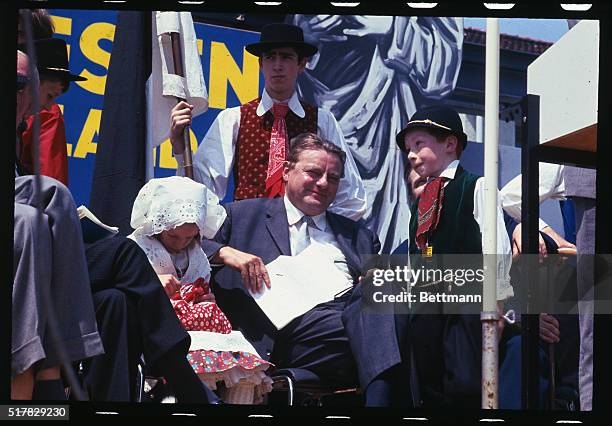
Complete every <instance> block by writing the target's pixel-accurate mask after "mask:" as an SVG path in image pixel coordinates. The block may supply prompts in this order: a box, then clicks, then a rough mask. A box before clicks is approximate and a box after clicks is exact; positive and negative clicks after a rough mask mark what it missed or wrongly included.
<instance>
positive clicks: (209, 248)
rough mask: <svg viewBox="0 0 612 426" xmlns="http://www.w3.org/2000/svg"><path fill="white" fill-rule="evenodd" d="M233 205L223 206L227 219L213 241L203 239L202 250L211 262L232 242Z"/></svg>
mask: <svg viewBox="0 0 612 426" xmlns="http://www.w3.org/2000/svg"><path fill="white" fill-rule="evenodd" d="M232 204H233V203H229V204H226V205H224V206H223V207H224V208H225V211H226V212H227V217H226V218H225V221H224V222H223V225H221V228H219V231H217V234H216V235H215V236H214V237H213V239H211V240H208V239H205V238H203V239H202V250H204V253H206V256H207V257H208V259H209V260H210V259H212V258H213V257H215V255H216V254H217V253H218V252H219V250H221V248H222V247H224V246H227V245H228V244H229V242H230V236H231V232H232ZM212 266H214V265H212Z"/></svg>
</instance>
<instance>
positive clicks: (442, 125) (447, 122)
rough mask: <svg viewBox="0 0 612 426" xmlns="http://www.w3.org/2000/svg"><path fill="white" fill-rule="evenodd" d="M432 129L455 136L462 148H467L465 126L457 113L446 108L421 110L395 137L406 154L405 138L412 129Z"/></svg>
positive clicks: (430, 107) (425, 108)
mask: <svg viewBox="0 0 612 426" xmlns="http://www.w3.org/2000/svg"><path fill="white" fill-rule="evenodd" d="M416 128H430V129H438V130H445V131H447V132H449V133H451V134H453V135H455V136H457V140H458V141H459V142H460V143H461V145H462V148H463V149H465V147H466V146H467V135H466V134H465V133H464V132H463V124H462V123H461V118H460V117H459V114H457V111H455V110H454V109H452V108H448V107H445V106H429V107H424V108H422V109H419V110H418V111H417V112H415V113H414V114H413V116H412V117H410V121H408V124H406V126H405V127H404V128H403V129H402V131H401V132H399V133H398V134H397V136H396V137H395V141H396V142H397V146H399V149H401V150H402V151H404V152H406V146H405V143H404V136H406V132H408V130H410V129H416Z"/></svg>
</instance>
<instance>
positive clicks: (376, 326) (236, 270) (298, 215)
mask: <svg viewBox="0 0 612 426" xmlns="http://www.w3.org/2000/svg"><path fill="white" fill-rule="evenodd" d="M344 160H345V155H344V153H343V152H342V150H340V149H339V148H338V147H336V146H335V145H333V144H331V143H328V142H326V141H324V140H322V139H321V138H319V137H318V136H317V135H315V134H312V133H304V134H301V135H299V136H297V137H295V138H294V139H293V140H292V145H291V149H290V152H289V155H288V161H286V163H285V167H284V171H283V179H284V180H285V183H286V185H285V187H286V193H285V195H284V197H283V198H276V199H267V198H258V199H250V200H243V201H238V202H234V203H229V204H226V205H225V208H226V210H227V219H226V221H225V223H224V224H223V226H222V227H221V229H220V230H219V232H218V233H217V235H216V236H215V238H214V240H212V241H204V242H203V243H202V246H203V248H204V251H205V252H206V253H207V255H208V256H209V258H210V259H211V263H212V264H213V267H214V266H215V264H221V265H222V267H221V269H220V270H218V271H216V273H215V275H214V278H213V290H214V292H215V296H216V300H217V303H218V304H219V307H220V308H221V309H223V311H224V312H225V313H226V315H227V316H228V318H229V319H230V321H231V322H232V325H233V327H234V328H235V329H240V330H241V331H242V333H243V334H244V335H245V337H246V338H247V339H249V341H250V342H251V343H252V344H253V346H254V347H255V348H256V349H257V351H258V352H259V354H260V355H261V356H262V357H264V358H266V359H270V360H271V362H273V363H275V364H276V365H277V366H280V367H284V368H286V367H294V368H306V369H309V370H311V371H313V372H315V373H317V374H318V375H320V376H321V377H323V378H324V379H325V380H328V381H330V382H333V383H336V384H354V383H355V382H356V378H357V377H359V381H360V384H361V386H362V387H363V388H365V394H366V405H388V404H389V403H391V402H392V401H391V399H390V397H389V392H388V390H389V387H388V386H387V388H386V389H382V388H381V387H380V386H379V385H378V384H375V385H374V386H371V385H372V384H373V383H377V380H378V379H379V378H380V375H381V374H384V373H385V372H387V370H389V368H390V367H393V366H394V365H395V364H398V363H399V361H400V358H399V349H398V348H397V340H396V337H395V328H394V320H393V316H392V315H391V316H384V318H385V320H381V321H377V322H372V321H369V320H368V314H364V311H363V310H361V309H359V308H356V306H358V303H355V302H356V301H357V302H358V300H359V295H358V294H357V293H358V291H355V289H359V286H358V285H356V284H358V282H359V279H360V277H362V276H365V275H366V274H365V271H366V268H367V266H366V265H367V263H368V259H369V258H370V256H371V255H372V254H376V253H378V251H379V249H380V244H379V242H378V239H377V237H376V236H375V235H374V234H373V233H372V232H371V231H370V230H368V229H367V228H365V227H364V226H363V225H361V224H359V223H357V222H354V221H352V220H350V219H347V218H345V217H342V216H339V215H337V214H334V213H331V212H329V211H327V208H328V207H329V205H330V204H331V203H332V201H333V200H334V198H335V195H336V191H337V189H338V183H339V181H340V179H341V177H342V175H343V171H344ZM313 242H316V243H317V244H320V245H322V246H323V247H322V248H321V250H325V251H326V252H328V253H329V255H330V256H332V257H333V260H334V264H335V265H336V267H338V269H339V270H340V272H342V273H343V274H344V275H345V277H346V279H347V282H349V283H351V284H353V285H356V286H354V287H352V288H351V289H350V290H349V291H348V292H346V293H345V294H342V295H338V296H336V297H335V298H334V300H331V301H328V302H325V303H321V304H319V305H317V306H315V307H314V308H312V309H311V310H310V311H308V312H306V313H305V314H303V315H301V316H300V317H298V318H295V319H294V320H293V321H291V322H290V323H289V324H288V325H286V326H285V327H283V328H282V329H280V330H277V329H276V328H275V326H274V325H273V324H272V323H271V322H270V320H269V319H268V318H267V317H266V315H265V314H264V313H263V311H262V310H261V309H260V308H259V306H258V305H257V304H256V302H255V301H254V300H253V298H252V296H251V294H250V292H252V293H256V292H258V291H261V290H262V287H263V285H266V286H267V287H270V285H271V284H270V279H269V277H268V274H267V271H266V268H265V265H266V264H268V263H269V262H271V261H273V260H274V259H276V258H277V257H278V256H281V255H285V256H290V255H296V254H298V253H299V252H301V251H302V250H303V249H304V248H306V247H308V246H309V245H310V244H311V243H313ZM345 308H346V309H345ZM381 317H383V316H381ZM386 348H391V349H389V351H385V349H386ZM394 354H395V355H394Z"/></svg>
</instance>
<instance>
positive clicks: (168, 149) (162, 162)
mask: <svg viewBox="0 0 612 426" xmlns="http://www.w3.org/2000/svg"><path fill="white" fill-rule="evenodd" d="M189 143H190V145H191V152H192V153H194V154H195V152H196V150H197V149H198V140H197V139H196V135H195V133H193V130H191V127H190V128H189ZM159 149H160V151H161V155H160V157H159V167H161V168H164V169H176V167H177V164H176V160H175V159H174V157H173V156H172V144H171V143H170V139H166V140H165V141H163V142H162V144H161V145H160V146H159ZM155 152H156V151H153V158H154V159H155ZM153 161H154V162H155V160H153Z"/></svg>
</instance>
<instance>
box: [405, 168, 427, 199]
mask: <svg viewBox="0 0 612 426" xmlns="http://www.w3.org/2000/svg"><path fill="white" fill-rule="evenodd" d="M406 180H407V181H408V186H409V187H410V198H411V199H412V202H414V201H415V200H416V199H417V198H419V197H420V196H421V194H422V193H423V190H424V189H425V184H426V183H427V178H424V177H421V176H419V174H418V173H417V172H415V171H414V170H412V169H411V170H410V173H408V177H407V178H406Z"/></svg>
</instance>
